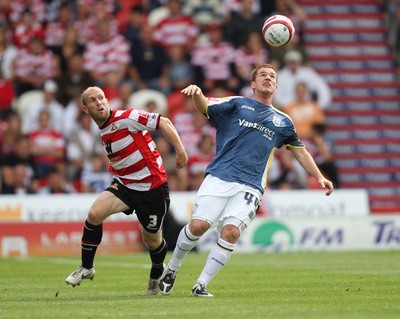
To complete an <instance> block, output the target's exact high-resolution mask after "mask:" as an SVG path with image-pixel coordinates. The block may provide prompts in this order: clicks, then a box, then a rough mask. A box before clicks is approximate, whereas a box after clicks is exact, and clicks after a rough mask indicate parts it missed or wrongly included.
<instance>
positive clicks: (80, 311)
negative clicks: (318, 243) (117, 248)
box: [0, 251, 400, 319]
mask: <svg viewBox="0 0 400 319" xmlns="http://www.w3.org/2000/svg"><path fill="white" fill-rule="evenodd" d="M206 257H207V256H206V255H205V254H196V253H192V254H190V255H189V256H188V257H187V258H186V259H185V261H184V264H183V266H182V268H181V269H180V272H179V275H178V277H177V281H176V285H175V288H174V291H173V292H172V294H171V295H170V296H162V295H158V296H155V297H146V296H145V295H144V291H145V287H146V285H147V279H148V273H149V265H148V263H149V258H148V255H147V254H135V255H125V256H97V257H96V271H97V273H96V277H95V279H94V280H93V281H89V280H87V281H84V282H83V283H82V284H81V285H80V286H79V287H75V288H72V287H71V286H67V285H66V284H65V282H64V279H65V277H66V276H67V275H68V274H69V273H70V272H71V271H72V270H74V269H75V267H76V266H77V264H78V263H79V258H78V257H75V258H71V257H63V258H52V257H49V258H45V257H37V258H28V259H19V258H11V259H2V260H0V318H2V319H9V318H10V319H11V318H34V319H36V318H38V319H39V318H40V319H45V318H57V319H63V318H68V319H72V318H74V319H75V318H78V319H80V318H85V319H89V318H93V319H94V318H111V319H112V318H190V319H196V318H218V319H223V318H230V319H233V318H241V319H253V318H307V319H310V318H341V319H342V318H351V319H356V318H360V319H361V318H362V319H366V318H374V319H375V318H379V319H380V318H400V252H399V251H389V252H352V253H282V254H261V253H260V254H239V253H236V254H234V255H233V256H232V258H231V260H230V261H229V263H228V264H227V265H226V266H225V268H224V269H223V270H222V271H221V272H220V273H219V274H218V276H217V277H216V278H215V279H214V280H213V281H212V282H211V283H210V285H209V287H208V288H209V291H210V292H212V293H213V294H214V295H215V297H214V298H194V297H191V296H190V288H191V287H192V285H193V284H194V281H195V280H196V279H197V276H198V275H199V273H200V271H201V268H202V267H203V264H204V261H205V259H206ZM167 260H169V257H168V258H167Z"/></svg>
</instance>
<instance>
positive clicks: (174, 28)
mask: <svg viewBox="0 0 400 319" xmlns="http://www.w3.org/2000/svg"><path fill="white" fill-rule="evenodd" d="M167 7H168V9H169V16H168V17H166V18H165V19H162V20H161V21H160V22H159V23H158V24H157V25H156V28H155V30H154V40H155V41H156V42H158V43H160V44H161V45H163V46H164V47H169V46H171V45H174V44H180V45H184V46H186V47H187V48H188V49H189V51H190V50H191V48H192V47H193V45H194V43H195V41H196V39H197V36H198V34H199V28H198V26H197V25H196V23H195V22H194V21H193V19H192V18H191V17H189V16H186V15H184V14H183V11H182V6H181V1H180V0H168V2H167Z"/></svg>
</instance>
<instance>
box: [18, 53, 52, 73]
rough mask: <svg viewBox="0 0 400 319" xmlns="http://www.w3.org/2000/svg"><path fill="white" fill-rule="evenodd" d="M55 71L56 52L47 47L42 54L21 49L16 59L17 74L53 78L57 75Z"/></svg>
mask: <svg viewBox="0 0 400 319" xmlns="http://www.w3.org/2000/svg"><path fill="white" fill-rule="evenodd" d="M55 71H56V70H55V62H54V54H53V53H52V52H51V51H50V50H47V49H45V50H43V51H42V53H40V54H34V53H32V52H30V51H29V50H27V49H21V50H19V52H18V54H17V57H16V59H15V74H16V75H17V76H39V77H44V78H52V77H54V76H55Z"/></svg>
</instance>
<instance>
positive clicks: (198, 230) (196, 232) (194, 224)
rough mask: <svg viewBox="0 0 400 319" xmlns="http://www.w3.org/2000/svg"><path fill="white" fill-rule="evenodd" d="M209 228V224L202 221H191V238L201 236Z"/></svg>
mask: <svg viewBox="0 0 400 319" xmlns="http://www.w3.org/2000/svg"><path fill="white" fill-rule="evenodd" d="M209 228H210V224H209V223H207V222H206V221H204V220H198V219H192V220H191V221H190V224H189V230H190V232H191V233H192V235H193V236H201V235H203V234H204V233H205V232H206V231H207V230H208V229H209Z"/></svg>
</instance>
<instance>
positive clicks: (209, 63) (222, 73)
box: [192, 42, 235, 80]
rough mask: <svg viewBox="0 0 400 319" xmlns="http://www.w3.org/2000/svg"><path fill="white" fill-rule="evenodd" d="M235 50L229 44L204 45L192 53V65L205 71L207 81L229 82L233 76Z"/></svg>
mask: <svg viewBox="0 0 400 319" xmlns="http://www.w3.org/2000/svg"><path fill="white" fill-rule="evenodd" d="M234 54H235V49H234V47H233V46H232V45H231V44H230V43H229V42H220V43H217V44H213V43H209V42H207V43H204V44H200V45H199V46H197V47H196V48H195V49H194V50H193V53H192V64H193V65H195V66H200V67H202V69H203V73H204V77H205V78H206V79H207V80H228V79H229V78H230V77H231V76H232V72H231V67H230V65H231V63H233V62H234Z"/></svg>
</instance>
